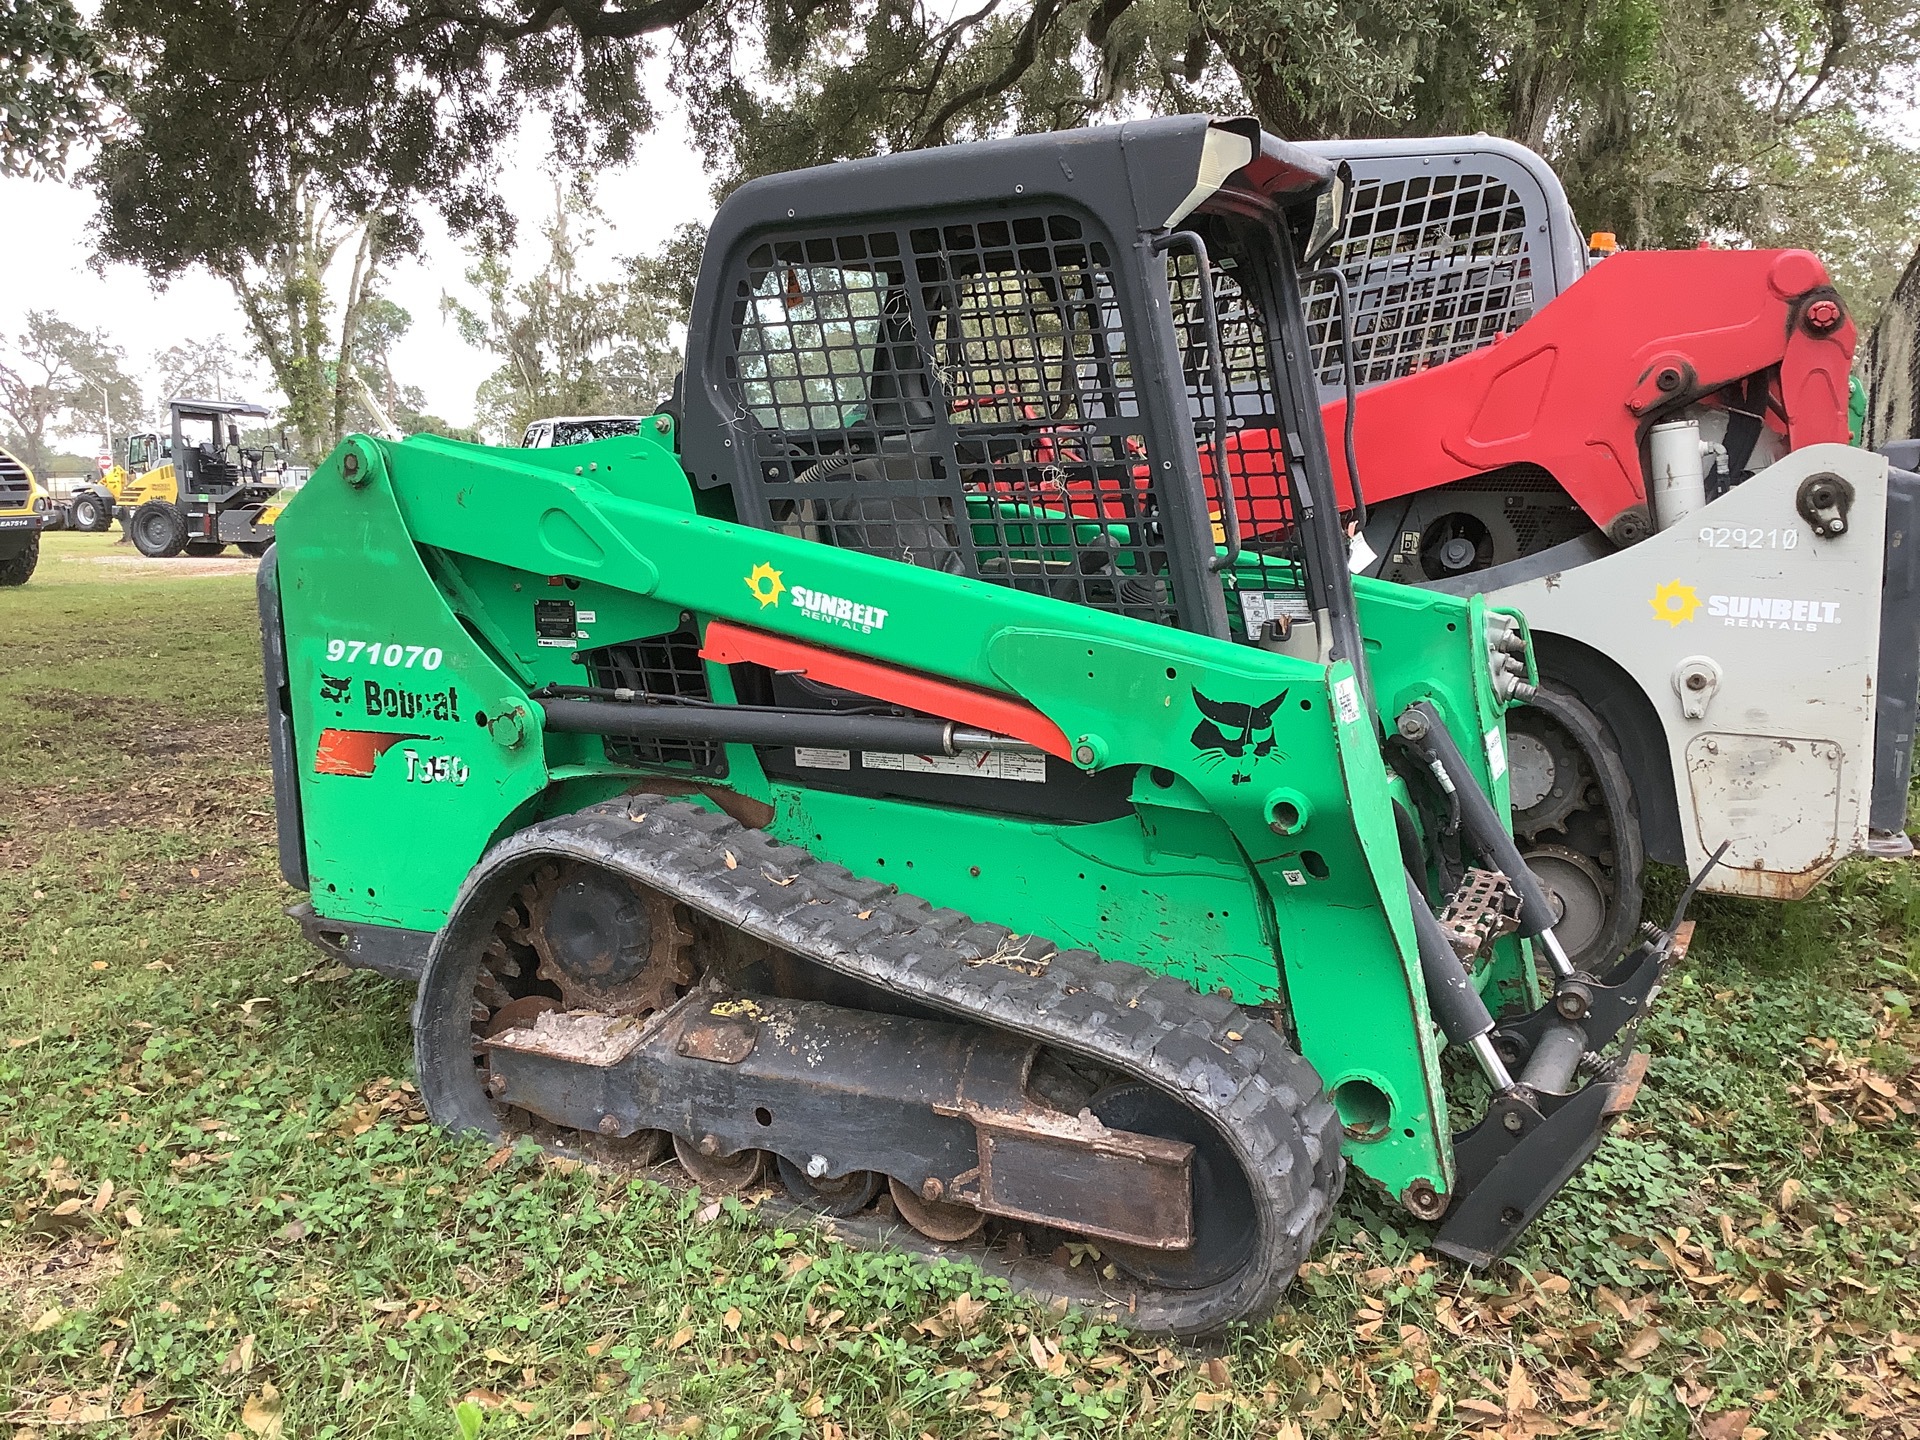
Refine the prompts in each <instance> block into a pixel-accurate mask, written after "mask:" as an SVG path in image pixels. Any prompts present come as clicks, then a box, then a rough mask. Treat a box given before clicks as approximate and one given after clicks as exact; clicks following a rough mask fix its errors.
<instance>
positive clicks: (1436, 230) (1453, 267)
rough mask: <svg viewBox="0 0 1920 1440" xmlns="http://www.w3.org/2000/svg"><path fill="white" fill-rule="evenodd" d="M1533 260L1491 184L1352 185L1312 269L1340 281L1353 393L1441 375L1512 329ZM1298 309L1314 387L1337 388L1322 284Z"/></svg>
mask: <svg viewBox="0 0 1920 1440" xmlns="http://www.w3.org/2000/svg"><path fill="white" fill-rule="evenodd" d="M1539 228H1541V229H1544V228H1545V227H1544V226H1541V227H1539ZM1535 258H1536V257H1535V247H1534V242H1533V240H1532V238H1531V237H1530V234H1529V225H1528V215H1527V207H1526V203H1525V201H1524V200H1523V199H1522V197H1521V196H1520V195H1519V193H1518V192H1516V191H1515V190H1513V189H1512V188H1511V187H1509V186H1508V185H1507V184H1506V183H1504V182H1503V181H1501V180H1500V179H1498V178H1496V177H1495V176H1493V175H1489V174H1474V173H1466V174H1457V173H1456V174H1446V175H1412V176H1407V177H1404V178H1394V179H1387V180H1373V181H1367V180H1362V181H1361V182H1360V183H1359V184H1357V185H1356V186H1355V189H1354V196H1353V203H1352V207H1351V209H1350V210H1349V212H1348V216H1347V220H1346V228H1345V230H1344V231H1343V232H1342V233H1341V235H1340V237H1339V238H1338V239H1337V240H1336V241H1335V242H1334V244H1333V246H1332V247H1331V249H1330V250H1329V252H1328V255H1327V258H1326V260H1325V261H1324V263H1325V264H1327V265H1329V266H1333V267H1337V268H1338V269H1339V270H1340V271H1341V272H1342V273H1343V274H1344V275H1345V276H1346V280H1347V285H1348V288H1349V296H1350V304H1351V305H1352V307H1353V308H1352V316H1351V318H1352V328H1353V358H1354V369H1355V372H1356V374H1355V378H1356V380H1357V381H1358V383H1359V384H1360V385H1361V386H1362V387H1365V386H1368V385H1377V384H1379V383H1380V382H1381V381H1383V380H1394V379H1398V378H1399V377H1401V376H1403V375H1411V374H1414V373H1415V372H1416V371H1420V370H1425V369H1427V368H1428V367H1430V366H1434V365H1444V364H1445V363H1446V362H1447V361H1449V360H1453V359H1457V358H1458V357H1460V356H1462V355H1466V354H1470V353H1471V352H1473V351H1475V350H1478V349H1479V348H1480V347H1481V346H1483V345H1487V344H1490V343H1492V341H1493V340H1494V339H1495V338H1496V337H1498V336H1500V335H1503V334H1507V333H1509V332H1511V331H1513V330H1514V329H1516V328H1518V327H1519V326H1520V325H1522V324H1524V323H1525V322H1526V321H1527V320H1529V319H1530V318H1532V315H1533V312H1534V308H1535V302H1534V284H1533V275H1534V262H1535ZM1306 303H1307V331H1308V335H1309V337H1310V342H1311V344H1312V348H1313V365H1314V370H1315V372H1316V375H1317V378H1318V379H1319V382H1320V384H1321V385H1323V386H1337V385H1339V384H1340V383H1341V374H1342V371H1341V363H1340V329H1341V327H1340V313H1339V307H1338V305H1337V304H1336V302H1335V295H1334V290H1333V286H1332V284H1331V283H1330V282H1329V281H1326V280H1317V281H1313V282H1310V283H1309V285H1308V288H1307V295H1306Z"/></svg>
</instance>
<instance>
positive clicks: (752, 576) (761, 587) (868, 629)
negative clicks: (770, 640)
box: [746, 562, 888, 635]
mask: <svg viewBox="0 0 1920 1440" xmlns="http://www.w3.org/2000/svg"><path fill="white" fill-rule="evenodd" d="M746 578H747V589H749V590H751V591H752V592H753V598H754V599H756V600H758V601H759V602H760V608H761V609H762V610H771V609H773V608H774V607H775V606H776V605H778V604H779V603H780V597H781V596H782V595H785V596H787V597H788V598H789V600H790V601H791V603H792V605H793V607H794V608H795V609H796V610H798V611H799V612H800V613H801V614H802V615H804V616H806V618H807V619H809V620H818V621H820V622H821V623H822V624H826V625H838V626H840V627H841V628H842V629H844V630H858V631H860V632H861V633H862V634H865V635H871V634H872V633H873V632H874V631H876V630H879V629H881V628H882V627H884V626H885V625H886V623H887V613H888V612H887V611H886V610H884V609H882V608H881V607H880V606H878V605H867V604H864V603H862V602H860V601H858V600H850V599H848V598H847V597H846V596H844V595H829V594H827V593H826V592H825V591H824V590H814V589H810V588H809V587H807V586H805V585H789V584H787V583H786V577H785V576H784V575H783V574H782V572H780V571H778V570H776V569H774V568H773V566H772V565H770V564H767V563H765V562H762V563H761V564H759V565H756V566H754V567H753V569H752V570H751V571H749V572H748V574H747V577H746Z"/></svg>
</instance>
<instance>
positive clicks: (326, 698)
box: [320, 675, 353, 705]
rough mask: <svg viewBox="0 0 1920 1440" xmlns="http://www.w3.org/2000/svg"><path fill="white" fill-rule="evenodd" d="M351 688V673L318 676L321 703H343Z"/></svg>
mask: <svg viewBox="0 0 1920 1440" xmlns="http://www.w3.org/2000/svg"><path fill="white" fill-rule="evenodd" d="M352 689H353V677H352V676H351V675H322V676H321V677H320V703H321V704H322V705H344V704H345V703H346V700H347V693H348V692H349V691H350V690H352Z"/></svg>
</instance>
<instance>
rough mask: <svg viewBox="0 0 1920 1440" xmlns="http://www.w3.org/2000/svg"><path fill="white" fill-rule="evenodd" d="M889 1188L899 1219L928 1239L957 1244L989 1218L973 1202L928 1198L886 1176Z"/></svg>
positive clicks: (944, 1243)
mask: <svg viewBox="0 0 1920 1440" xmlns="http://www.w3.org/2000/svg"><path fill="white" fill-rule="evenodd" d="M887 1191H888V1193H889V1194H891V1195H892V1196H893V1207H894V1209H896V1210H898V1211H899V1212H900V1218H901V1219H902V1220H904V1221H906V1222H907V1224H909V1225H911V1226H912V1227H913V1228H914V1229H916V1230H918V1231H919V1232H920V1233H921V1234H922V1235H924V1236H926V1237H927V1238H928V1239H929V1240H938V1241H939V1242H940V1243H941V1244H943V1245H957V1244H959V1243H960V1242H961V1241H962V1240H967V1239H970V1238H972V1236H973V1235H975V1234H976V1233H978V1231H979V1229H980V1227H981V1226H982V1225H984V1224H986V1223H987V1217H986V1216H985V1215H983V1214H982V1213H981V1212H980V1211H978V1210H976V1209H974V1208H973V1207H972V1206H971V1205H953V1204H949V1203H948V1202H946V1201H944V1200H928V1199H926V1198H925V1197H924V1196H922V1195H921V1194H920V1192H919V1191H917V1190H915V1189H914V1188H913V1187H912V1186H911V1185H908V1184H906V1183H905V1182H904V1181H900V1180H896V1179H894V1178H893V1177H892V1176H891V1175H889V1176H888V1177H887Z"/></svg>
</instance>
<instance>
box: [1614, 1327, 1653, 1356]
mask: <svg viewBox="0 0 1920 1440" xmlns="http://www.w3.org/2000/svg"><path fill="white" fill-rule="evenodd" d="M1659 1348H1660V1332H1659V1331H1658V1330H1656V1329H1654V1328H1653V1327H1652V1326H1651V1325H1649V1326H1648V1327H1647V1328H1646V1329H1645V1330H1642V1331H1641V1332H1640V1333H1639V1334H1638V1335H1636V1336H1634V1337H1633V1339H1631V1340H1629V1341H1628V1342H1627V1348H1626V1349H1624V1350H1622V1351H1621V1352H1620V1354H1621V1356H1622V1358H1624V1359H1627V1360H1644V1359H1646V1358H1647V1356H1649V1355H1651V1354H1652V1353H1653V1352H1654V1351H1656V1350H1658V1349H1659Z"/></svg>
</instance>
